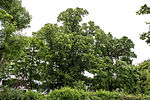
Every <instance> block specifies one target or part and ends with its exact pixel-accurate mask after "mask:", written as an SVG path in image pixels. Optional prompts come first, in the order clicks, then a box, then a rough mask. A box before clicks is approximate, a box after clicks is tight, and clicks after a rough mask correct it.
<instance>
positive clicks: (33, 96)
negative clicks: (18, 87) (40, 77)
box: [25, 91, 46, 100]
mask: <svg viewBox="0 0 150 100" xmlns="http://www.w3.org/2000/svg"><path fill="white" fill-rule="evenodd" d="M25 100H46V97H44V96H43V95H42V94H40V93H37V92H34V91H27V92H26V93H25Z"/></svg>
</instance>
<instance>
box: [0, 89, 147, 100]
mask: <svg viewBox="0 0 150 100" xmlns="http://www.w3.org/2000/svg"><path fill="white" fill-rule="evenodd" d="M0 100H150V96H148V95H131V94H125V93H122V92H110V91H104V90H99V91H96V92H85V91H83V90H78V89H72V88H69V87H63V88H61V89H59V90H57V89H56V90H54V91H52V92H50V93H48V94H47V95H42V94H41V93H38V92H34V91H26V92H24V91H23V90H17V89H13V88H1V89H0Z"/></svg>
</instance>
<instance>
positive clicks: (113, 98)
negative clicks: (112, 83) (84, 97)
mask: <svg viewBox="0 0 150 100" xmlns="http://www.w3.org/2000/svg"><path fill="white" fill-rule="evenodd" d="M89 98H90V100H143V98H142V96H134V95H129V94H124V93H119V92H110V91H104V90H100V91H97V92H89Z"/></svg>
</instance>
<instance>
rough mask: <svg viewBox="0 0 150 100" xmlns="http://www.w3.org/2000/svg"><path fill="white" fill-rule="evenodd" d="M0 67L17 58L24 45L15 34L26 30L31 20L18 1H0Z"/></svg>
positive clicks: (19, 36) (20, 38)
mask: <svg viewBox="0 0 150 100" xmlns="http://www.w3.org/2000/svg"><path fill="white" fill-rule="evenodd" d="M0 16H1V18H0V22H1V25H0V26H1V29H0V34H1V35H0V67H1V66H2V65H3V64H5V63H6V62H7V61H10V60H11V59H13V58H14V57H17V55H18V54H20V53H21V48H22V46H23V45H24V44H25V42H26V41H24V39H23V37H22V36H21V35H19V34H17V33H16V32H19V31H20V30H22V29H23V28H26V27H27V26H28V25H29V23H30V20H31V17H30V15H29V13H28V12H27V11H26V10H25V8H24V7H22V6H21V1H19V0H0Z"/></svg>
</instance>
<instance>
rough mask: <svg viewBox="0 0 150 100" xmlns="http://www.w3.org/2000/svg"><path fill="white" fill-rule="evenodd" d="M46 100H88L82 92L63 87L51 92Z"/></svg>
mask: <svg viewBox="0 0 150 100" xmlns="http://www.w3.org/2000/svg"><path fill="white" fill-rule="evenodd" d="M48 100H88V95H87V94H86V93H85V92H84V91H83V90H77V89H71V88H68V87H64V88H61V89H59V90H54V91H53V92H51V93H50V94H49V95H48Z"/></svg>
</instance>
